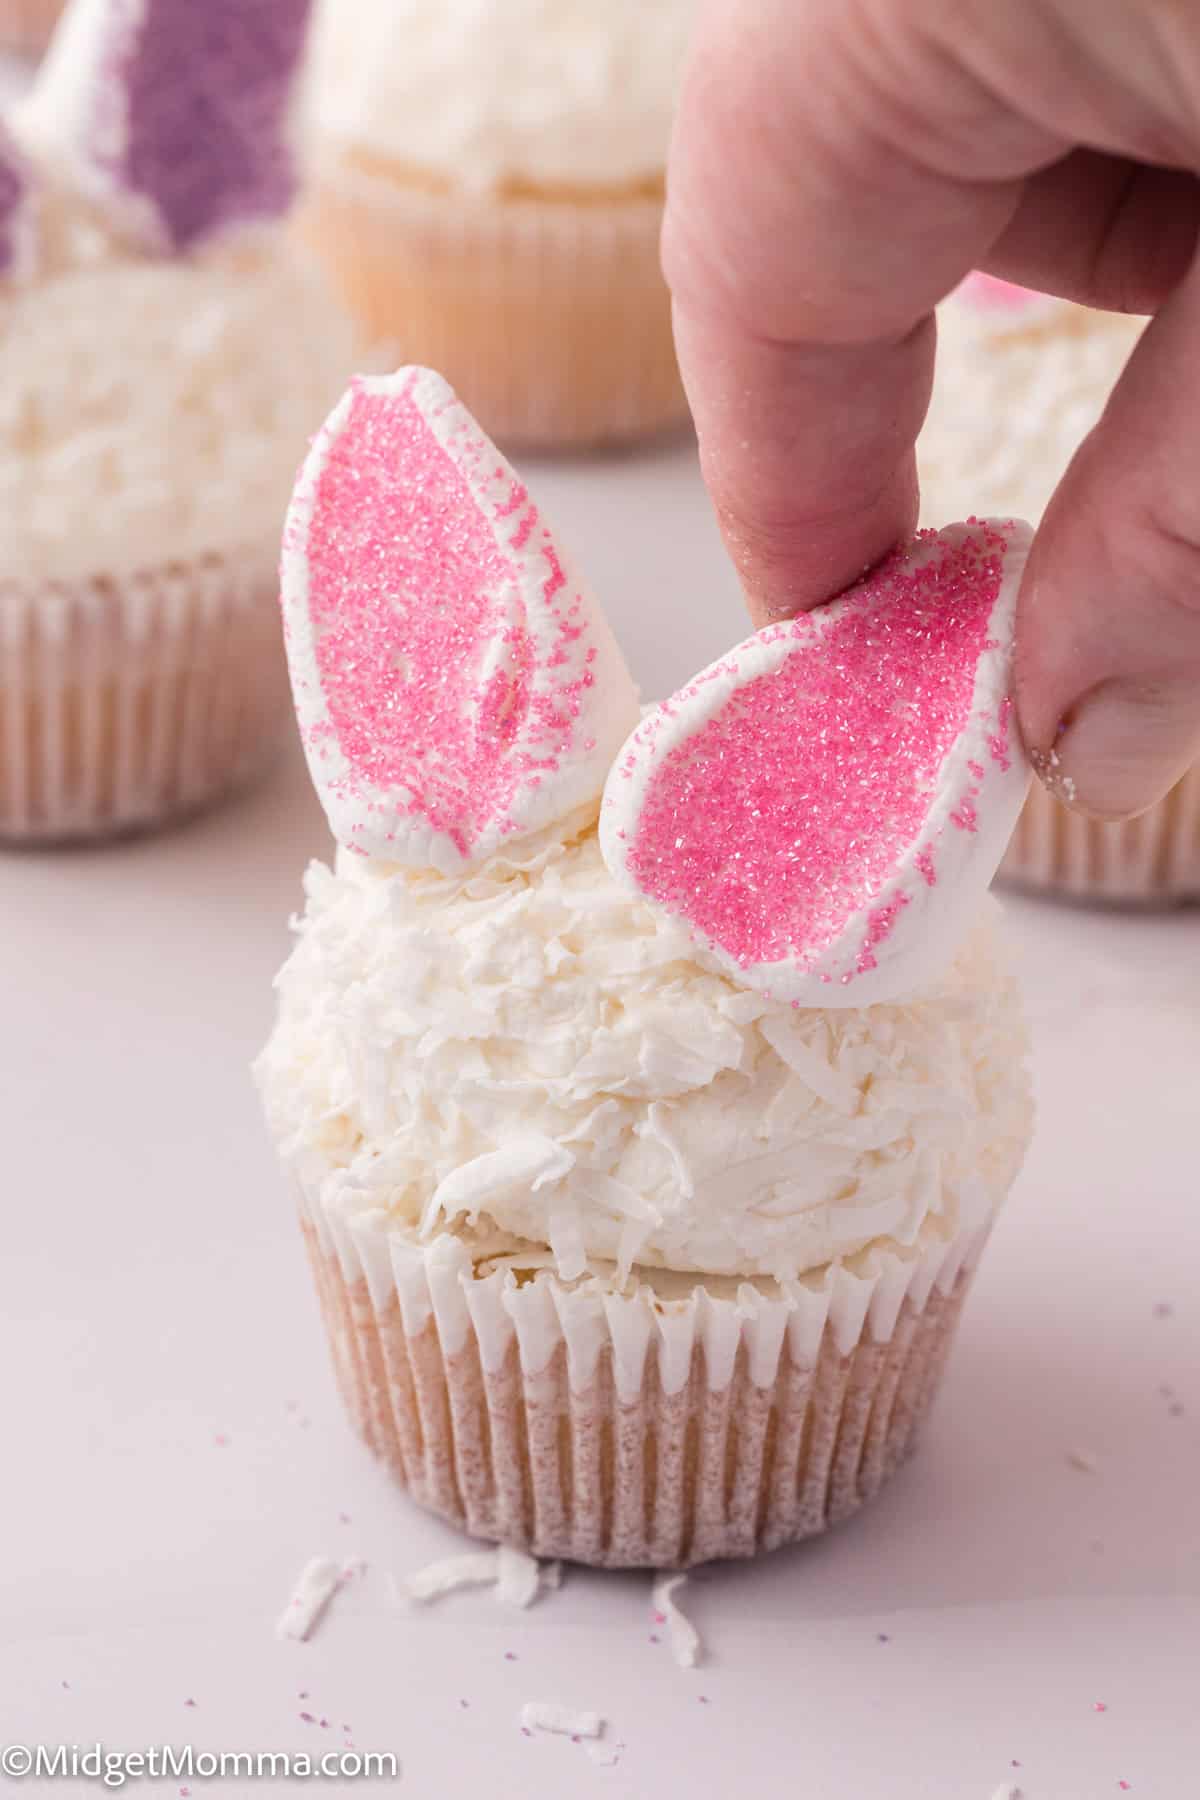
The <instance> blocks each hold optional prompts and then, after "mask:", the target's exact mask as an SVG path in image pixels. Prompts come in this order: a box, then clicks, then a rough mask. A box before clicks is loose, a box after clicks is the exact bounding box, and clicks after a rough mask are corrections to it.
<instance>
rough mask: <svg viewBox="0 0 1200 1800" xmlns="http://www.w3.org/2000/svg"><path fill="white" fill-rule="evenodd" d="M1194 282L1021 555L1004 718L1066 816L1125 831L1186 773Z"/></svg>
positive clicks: (1198, 289) (1163, 321)
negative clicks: (1017, 731) (1114, 824)
mask: <svg viewBox="0 0 1200 1800" xmlns="http://www.w3.org/2000/svg"><path fill="white" fill-rule="evenodd" d="M1198 416H1200V277H1198V275H1197V270H1196V269H1195V268H1193V270H1192V272H1191V274H1190V275H1189V276H1188V279H1187V281H1186V282H1185V283H1184V284H1183V285H1182V286H1181V287H1180V288H1179V289H1177V290H1176V292H1175V294H1174V295H1173V296H1172V298H1171V299H1170V301H1169V302H1168V303H1167V305H1166V306H1165V307H1164V308H1163V310H1162V311H1161V312H1160V313H1159V315H1158V317H1157V318H1156V319H1155V321H1154V322H1153V324H1151V325H1150V326H1149V328H1148V329H1147V331H1146V332H1145V334H1144V335H1143V337H1142V339H1141V342H1140V343H1139V345H1138V347H1137V349H1136V350H1135V351H1134V354H1133V356H1132V357H1131V359H1130V362H1129V365H1128V367H1127V368H1126V370H1125V373H1124V374H1123V375H1122V377H1121V380H1120V381H1119V383H1118V384H1117V387H1116V388H1115V389H1114V391H1113V394H1112V397H1111V399H1110V401H1109V404H1108V407H1107V409H1106V411H1105V413H1104V416H1103V418H1102V419H1101V421H1100V423H1099V425H1098V426H1097V427H1096V429H1095V431H1093V432H1092V434H1091V435H1090V436H1089V437H1088V438H1087V439H1086V440H1085V441H1084V443H1083V444H1082V445H1081V447H1080V449H1079V451H1078V452H1077V454H1076V456H1075V458H1074V460H1073V461H1072V463H1071V466H1070V468H1069V469H1068V471H1067V473H1066V475H1065V477H1064V478H1063V481H1062V483H1061V485H1060V486H1059V489H1058V491H1057V493H1056V494H1055V496H1054V498H1053V500H1052V501H1051V503H1050V506H1049V508H1048V510H1047V513H1046V516H1045V519H1044V520H1043V522H1042V526H1041V529H1040V530H1039V532H1038V534H1037V537H1036V539H1035V541H1034V546H1033V551H1032V553H1031V556H1030V559H1029V565H1028V568H1027V570H1026V574H1025V581H1024V586H1023V588H1022V593H1021V604H1020V615H1019V622H1018V651H1017V705H1018V712H1019V714H1020V719H1021V728H1022V731H1023V734H1024V737H1025V741H1026V743H1027V745H1028V746H1029V750H1030V756H1031V759H1032V761H1033V764H1034V767H1035V768H1036V769H1037V771H1038V774H1039V775H1040V776H1041V777H1042V780H1043V781H1044V782H1045V783H1046V785H1047V786H1048V787H1049V788H1050V789H1051V790H1052V791H1053V792H1054V793H1056V794H1057V795H1058V796H1059V797H1060V798H1062V799H1064V800H1066V801H1067V802H1068V804H1070V805H1072V806H1075V807H1077V808H1078V809H1079V810H1080V811H1082V812H1086V813H1090V814H1093V815H1094V816H1096V817H1098V818H1113V819H1118V818H1128V817H1132V816H1133V815H1135V814H1137V813H1139V812H1144V811H1145V810H1146V808H1147V807H1150V806H1153V805H1154V803H1155V802H1156V801H1158V800H1160V799H1161V798H1162V797H1163V795H1164V794H1165V793H1166V792H1167V790H1168V789H1169V788H1170V787H1171V786H1173V784H1174V783H1175V782H1176V781H1177V780H1178V779H1179V778H1180V776H1182V775H1183V774H1184V773H1185V772H1186V770H1187V769H1188V767H1189V766H1190V765H1191V764H1192V763H1193V762H1194V761H1196V760H1198V759H1200V437H1198V435H1197V432H1196V425H1195V421H1196V418H1197V417H1198Z"/></svg>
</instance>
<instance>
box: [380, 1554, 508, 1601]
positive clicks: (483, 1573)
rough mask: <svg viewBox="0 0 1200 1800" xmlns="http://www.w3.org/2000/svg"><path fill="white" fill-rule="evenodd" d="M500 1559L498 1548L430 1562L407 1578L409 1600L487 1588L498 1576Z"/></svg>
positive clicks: (426, 1598)
mask: <svg viewBox="0 0 1200 1800" xmlns="http://www.w3.org/2000/svg"><path fill="white" fill-rule="evenodd" d="M499 1574H500V1558H499V1555H498V1554H497V1552H496V1551H495V1550H479V1551H476V1552H474V1553H473V1554H470V1555H467V1556H446V1557H443V1558H442V1559H441V1561H440V1562H433V1563H430V1564H428V1566H427V1567H426V1568H424V1569H418V1570H417V1571H416V1572H415V1574H412V1575H408V1576H406V1577H405V1580H404V1592H405V1593H406V1594H407V1595H408V1597H409V1599H410V1600H420V1601H426V1600H440V1599H441V1597H442V1595H443V1594H454V1593H457V1592H458V1590H459V1588H468V1587H488V1586H489V1585H490V1584H491V1583H492V1582H493V1581H496V1580H497V1579H498V1578H499Z"/></svg>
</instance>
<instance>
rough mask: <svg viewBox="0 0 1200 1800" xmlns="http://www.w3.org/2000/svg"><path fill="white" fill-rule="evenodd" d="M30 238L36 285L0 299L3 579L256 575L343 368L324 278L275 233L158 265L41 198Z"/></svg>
mask: <svg viewBox="0 0 1200 1800" xmlns="http://www.w3.org/2000/svg"><path fill="white" fill-rule="evenodd" d="M39 227H40V235H41V239H42V241H41V242H40V246H39V255H40V257H41V259H42V261H41V266H40V267H39V278H38V279H37V280H36V281H34V282H29V283H10V284H8V285H7V286H6V288H5V291H4V293H3V295H0V543H2V544H3V562H2V565H0V577H3V576H4V575H8V576H9V577H11V578H15V579H19V580H21V581H28V582H38V581H44V580H59V581H71V580H82V579H86V578H88V577H93V576H112V577H121V576H123V575H126V574H129V573H132V572H133V571H135V570H137V569H139V568H146V567H157V566H161V565H162V564H164V563H170V562H187V561H189V560H191V559H192V558H194V557H198V556H203V555H209V554H213V553H219V552H222V551H235V550H238V549H242V548H246V549H250V550H252V551H260V552H261V551H263V550H266V551H267V553H268V558H269V559H273V558H274V557H275V555H276V549H277V545H278V539H279V529H280V523H281V521H282V518H283V514H284V509H285V507H286V505H287V500H288V494H289V492H290V489H291V486H292V482H293V480H294V478H295V472H296V464H297V462H298V460H299V458H300V455H301V453H302V452H303V448H304V445H305V443H306V442H307V440H308V438H309V437H310V436H311V435H312V432H313V430H314V429H315V427H316V426H317V425H318V424H319V423H320V420H321V418H322V416H323V414H324V412H325V410H326V408H327V407H328V405H329V404H330V402H331V401H332V400H333V399H334V398H335V397H336V395H337V393H338V391H339V389H340V387H341V386H342V384H343V382H344V381H345V379H346V376H347V375H348V374H349V372H350V369H351V367H352V365H353V363H354V360H355V344H354V328H353V326H352V325H351V324H350V322H349V321H348V319H347V318H346V317H345V315H344V313H343V311H342V310H341V308H340V307H339V306H338V304H337V302H336V300H335V299H334V297H333V295H332V293H331V292H330V291H329V290H328V289H327V288H326V285H325V283H324V280H323V279H322V278H321V277H320V276H319V275H318V274H317V273H316V272H315V270H314V268H313V267H312V265H311V264H310V263H309V261H308V260H307V259H306V258H305V257H304V256H303V255H302V254H301V253H300V252H299V251H298V250H296V249H295V248H294V247H293V246H291V245H290V243H289V241H288V240H287V239H286V238H285V237H284V236H283V235H282V233H280V232H278V231H275V232H274V233H270V232H263V233H262V234H260V235H259V236H258V237H256V239H255V240H254V242H253V243H247V244H245V245H243V246H241V247H239V248H233V247H220V248H213V249H210V250H206V251H203V252H200V253H197V254H196V255H195V256H193V257H191V258H178V259H173V260H156V259H153V258H145V257H139V256H137V255H136V254H135V253H132V252H130V251H128V250H127V249H125V248H124V247H122V246H121V245H120V244H119V243H118V242H117V240H116V239H115V238H114V237H113V235H112V234H111V232H110V231H109V229H108V228H107V227H106V226H105V224H104V223H103V221H101V220H99V219H98V218H97V217H96V216H94V215H91V214H89V213H87V211H86V210H85V209H84V208H83V207H82V205H81V203H77V202H74V201H70V202H68V201H66V200H64V199H63V198H62V197H61V196H58V197H56V196H54V195H53V194H48V195H47V196H45V198H44V203H43V205H42V207H41V210H40V214H39ZM98 320H102V321H103V330H102V331H98V330H97V321H98Z"/></svg>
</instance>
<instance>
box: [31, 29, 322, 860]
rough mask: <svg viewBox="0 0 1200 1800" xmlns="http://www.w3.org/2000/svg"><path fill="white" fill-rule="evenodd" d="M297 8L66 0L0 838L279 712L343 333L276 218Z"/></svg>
mask: <svg viewBox="0 0 1200 1800" xmlns="http://www.w3.org/2000/svg"><path fill="white" fill-rule="evenodd" d="M306 12H307V5H306V3H305V0H254V3H253V4H247V0H220V3H219V4H216V5H214V4H211V3H209V4H206V6H205V7H204V9H203V12H202V13H201V12H200V11H199V10H198V9H197V8H196V7H195V6H194V5H193V4H191V0H147V3H146V4H145V5H143V6H142V7H141V8H140V9H137V11H136V13H131V12H130V10H129V9H128V8H127V7H125V6H123V5H122V4H120V0H76V3H75V4H74V5H73V6H72V8H71V10H70V11H69V13H68V15H67V16H66V17H65V18H64V20H63V23H62V26H61V28H60V31H59V34H58V36H57V37H56V39H55V42H54V44H53V46H52V49H51V51H50V54H49V56H48V58H47V61H46V63H45V64H44V66H43V71H42V74H41V76H40V78H39V81H38V83H37V86H36V87H35V89H34V91H33V93H32V94H31V96H30V97H29V99H28V100H27V101H26V102H25V103H24V105H23V106H22V107H21V108H20V109H19V110H18V112H17V114H16V116H15V117H14V119H13V121H12V137H11V139H10V140H8V141H7V142H6V144H5V146H4V150H3V169H2V170H0V177H2V179H0V205H2V209H3V212H4V227H3V230H2V231H0V251H2V255H0V266H2V275H0V282H2V286H0V315H2V316H0V838H4V839H7V840H9V841H17V842H27V841H31V840H61V839H69V838H83V837H90V836H94V835H97V834H104V833H111V832H119V831H126V830H129V829H132V828H137V827H143V826H147V825H151V824H154V823H156V822H158V821H160V820H163V819H166V818H169V817H171V816H174V815H178V814H181V813H185V812H189V811H192V810H194V809H196V808H198V807H200V806H202V805H204V804H205V803H207V802H208V801H210V800H211V799H213V798H214V797H215V796H217V795H218V794H220V793H221V792H223V791H224V790H226V789H228V788H230V787H232V786H233V785H234V784H235V783H237V782H239V781H240V780H242V779H243V778H244V777H245V776H247V775H249V774H250V773H251V772H252V771H253V770H255V769H257V768H258V767H259V766H260V765H261V764H262V763H263V761H264V759H265V757H266V756H267V754H268V753H269V752H270V751H271V750H272V748H273V747H274V745H275V744H276V742H277V741H278V738H279V734H280V731H281V728H282V727H283V726H284V724H285V721H286V718H287V682H286V671H285V667H284V661H283V655H282V647H281V643H280V633H279V625H278V614H277V596H278V577H277V568H276V561H277V546H278V533H279V521H280V519H281V518H282V516H283V512H284V509H285V507H286V504H287V497H288V493H289V491H290V488H291V485H292V482H293V479H294V475H295V468H296V464H297V462H298V461H299V458H300V456H301V455H302V454H303V449H304V445H305V443H306V442H307V441H308V439H309V437H310V436H311V434H312V431H313V429H314V427H315V425H316V423H317V422H319V420H320V418H321V417H322V415H323V413H324V412H325V411H326V410H327V408H328V406H329V404H330V403H331V401H332V399H333V398H334V397H335V396H336V394H337V393H338V391H339V390H340V388H341V386H342V385H343V383H344V381H345V379H346V377H347V375H348V373H349V370H350V369H351V368H352V367H353V365H354V362H355V360H356V357H355V348H354V332H353V326H352V325H351V323H350V322H349V320H348V318H347V317H346V315H345V313H344V310H343V309H342V308H341V306H340V303H339V302H338V301H337V299H336V297H335V296H334V294H333V293H332V290H331V289H330V288H329V287H328V285H327V283H326V281H325V278H324V276H323V275H322V274H321V272H320V271H319V269H318V268H317V266H316V265H315V262H314V261H313V260H312V259H310V258H309V257H307V256H305V254H304V253H303V252H302V251H301V250H300V249H299V247H298V246H297V245H296V244H295V242H294V240H293V238H292V236H291V235H290V233H289V232H288V231H287V230H286V229H285V226H284V215H285V213H286V211H287V207H288V203H289V199H290V196H291V193H292V188H293V167H292V160H291V155H290V151H289V149H288V141H289V140H288V129H289V126H288V120H289V115H290V110H291V99H292V90H293V87H294V85H295V75H296V71H297V68H298V65H299V62H300V58H301V52H302V49H303V43H304V35H305V27H306ZM181 132H182V140H181V138H180V134H181Z"/></svg>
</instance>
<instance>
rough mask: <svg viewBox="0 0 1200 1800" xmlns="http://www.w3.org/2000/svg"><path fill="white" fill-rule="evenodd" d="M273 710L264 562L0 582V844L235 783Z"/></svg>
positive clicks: (266, 739) (276, 664) (271, 576)
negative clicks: (122, 576)
mask: <svg viewBox="0 0 1200 1800" xmlns="http://www.w3.org/2000/svg"><path fill="white" fill-rule="evenodd" d="M287 716H288V693H287V676H286V670H285V666H284V659H283V650H282V641H281V633H280V627H279V615H278V605H277V584H276V577H275V572H274V569H273V567H272V566H271V563H270V561H269V560H265V561H264V559H263V558H262V557H261V556H259V557H257V558H252V559H246V558H230V559H225V558H223V557H217V556H214V557H209V558H205V559H202V560H199V561H197V562H195V563H193V564H190V565H183V564H181V565H178V566H170V567H166V568H161V569H151V570H147V571H144V572H142V573H140V574H138V575H137V576H134V577H132V578H130V579H126V580H122V581H117V580H109V579H97V580H92V581H83V582H75V583H46V584H43V585H41V586H34V585H25V584H23V583H18V582H14V581H11V580H0V840H7V841H9V842H55V841H68V840H71V839H80V838H90V837H98V836H103V835H106V834H110V833H116V832H124V831H131V830H136V829H142V828H145V827H147V826H151V825H155V824H158V823H160V822H163V821H165V820H167V819H170V818H173V817H178V816H181V815H183V814H186V813H190V812H193V811H196V810H198V809H199V808H201V807H203V806H205V805H207V804H208V803H209V802H210V801H212V800H214V799H216V798H217V797H218V796H219V795H221V794H223V793H224V792H225V791H226V790H228V789H230V788H232V787H234V786H235V785H237V784H238V783H239V782H240V781H242V780H243V779H245V778H246V777H248V776H249V775H250V774H252V773H253V772H254V771H255V770H257V769H258V768H259V767H260V766H261V764H262V763H263V762H264V761H265V760H266V758H267V756H268V755H269V753H270V752H271V750H272V749H273V748H274V746H275V745H276V744H277V743H278V742H279V741H280V737H281V733H282V730H283V726H284V722H285V720H286V718H287Z"/></svg>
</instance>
